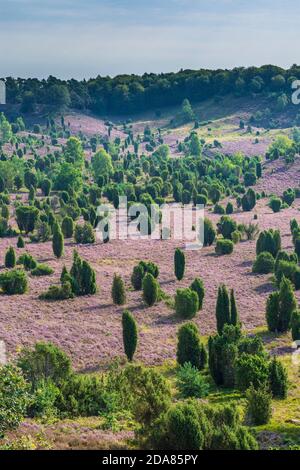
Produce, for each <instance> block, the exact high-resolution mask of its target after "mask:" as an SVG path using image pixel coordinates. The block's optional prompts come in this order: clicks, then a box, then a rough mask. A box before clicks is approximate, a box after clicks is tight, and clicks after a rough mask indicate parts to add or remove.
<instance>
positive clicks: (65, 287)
mask: <svg viewBox="0 0 300 470" xmlns="http://www.w3.org/2000/svg"><path fill="white" fill-rule="evenodd" d="M73 297H74V293H73V291H72V286H71V283H70V282H64V283H63V284H62V285H61V286H50V287H49V289H48V290H47V291H46V292H42V294H40V296H39V299H41V300H67V299H72V298H73Z"/></svg>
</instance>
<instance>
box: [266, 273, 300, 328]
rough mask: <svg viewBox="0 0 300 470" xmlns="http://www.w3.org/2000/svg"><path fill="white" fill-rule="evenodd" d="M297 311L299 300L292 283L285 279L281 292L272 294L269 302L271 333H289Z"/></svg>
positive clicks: (281, 285) (268, 311) (281, 284)
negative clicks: (294, 313)
mask: <svg viewBox="0 0 300 470" xmlns="http://www.w3.org/2000/svg"><path fill="white" fill-rule="evenodd" d="M295 310H297V300H296V297H295V293H294V289H293V286H292V283H291V281H289V280H288V279H286V278H285V277H283V278H282V281H281V283H280V290H279V291H277V292H272V293H271V294H270V296H269V297H268V300H267V307H266V320H267V324H268V329H269V331H278V332H282V333H283V332H285V331H288V330H289V328H290V326H291V325H290V322H291V318H292V313H293V312H294V311H295Z"/></svg>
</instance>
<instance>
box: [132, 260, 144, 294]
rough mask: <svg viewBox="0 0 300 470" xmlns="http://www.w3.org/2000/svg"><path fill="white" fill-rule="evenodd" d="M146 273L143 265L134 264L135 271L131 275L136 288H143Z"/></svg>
mask: <svg viewBox="0 0 300 470" xmlns="http://www.w3.org/2000/svg"><path fill="white" fill-rule="evenodd" d="M144 274H145V271H144V268H143V266H141V265H140V264H138V265H137V266H134V268H133V272H132V275H131V284H132V287H133V288H134V289H135V290H141V288H142V282H143V277H144Z"/></svg>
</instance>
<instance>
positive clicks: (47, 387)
mask: <svg viewBox="0 0 300 470" xmlns="http://www.w3.org/2000/svg"><path fill="white" fill-rule="evenodd" d="M59 394H60V391H59V389H58V387H57V386H56V385H55V384H54V383H53V382H52V381H51V380H44V379H41V381H40V382H39V383H38V385H37V386H36V387H35V389H34V391H33V392H32V394H31V397H30V398H31V399H30V405H29V407H28V409H27V413H28V416H29V417H31V418H34V417H46V418H51V417H55V416H56V415H57V408H56V406H55V402H56V400H57V397H58V396H59Z"/></svg>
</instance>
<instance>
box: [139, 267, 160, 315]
mask: <svg viewBox="0 0 300 470" xmlns="http://www.w3.org/2000/svg"><path fill="white" fill-rule="evenodd" d="M142 287H143V300H144V302H145V303H146V304H147V305H148V306H149V307H151V306H152V305H154V304H155V302H156V301H157V300H158V294H159V285H158V282H157V280H156V279H155V278H154V277H153V276H152V274H150V273H147V274H146V275H145V276H144V278H143V282H142Z"/></svg>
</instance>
